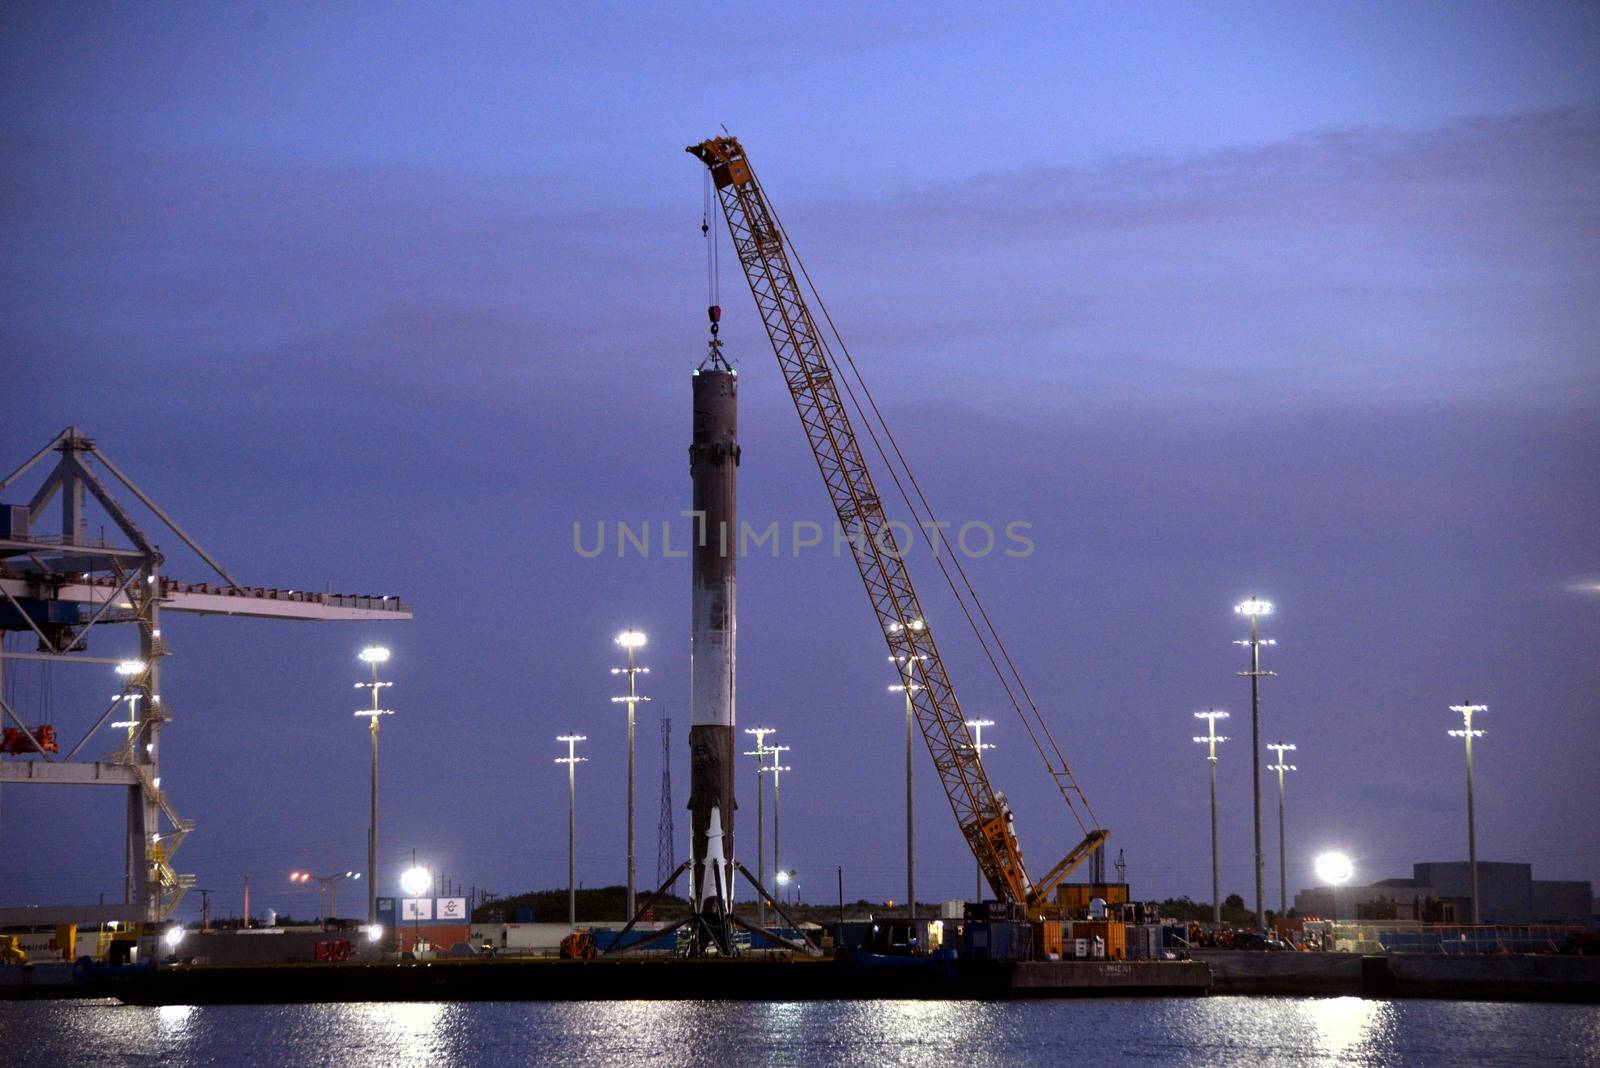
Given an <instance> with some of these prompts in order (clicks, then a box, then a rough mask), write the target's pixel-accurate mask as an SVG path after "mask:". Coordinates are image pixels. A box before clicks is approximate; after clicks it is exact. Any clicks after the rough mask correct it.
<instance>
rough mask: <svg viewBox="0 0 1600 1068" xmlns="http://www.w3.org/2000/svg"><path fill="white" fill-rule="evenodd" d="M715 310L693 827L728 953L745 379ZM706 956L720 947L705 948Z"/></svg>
mask: <svg viewBox="0 0 1600 1068" xmlns="http://www.w3.org/2000/svg"><path fill="white" fill-rule="evenodd" d="M717 311H718V309H716V308H712V309H711V315H712V341H711V353H710V355H709V356H707V358H706V360H705V362H704V363H702V364H701V365H700V368H699V370H697V371H696V372H695V374H694V437H693V442H692V444H691V445H690V446H689V474H690V477H691V478H692V479H693V482H694V490H693V501H694V505H693V507H694V512H695V516H694V520H695V524H696V526H695V531H694V547H693V550H692V552H691V561H692V568H691V574H692V581H693V594H692V601H693V603H692V611H693V621H692V623H693V625H692V628H691V639H690V641H691V645H690V727H689V760H690V764H689V813H690V817H689V822H690V825H691V827H692V828H693V845H692V849H693V861H694V864H693V869H692V878H693V898H692V900H693V902H694V907H695V910H696V912H697V913H698V914H699V915H700V916H701V918H702V921H703V923H701V924H697V925H696V927H697V928H698V929H699V930H700V931H702V932H706V933H708V934H711V936H712V937H711V941H713V942H717V943H720V945H718V946H717V949H718V950H719V951H721V952H724V953H725V952H727V951H728V942H727V930H728V928H727V921H726V917H727V915H728V913H729V912H730V911H731V909H732V906H733V810H734V794H733V773H734V765H733V753H734V749H733V727H734V635H735V630H736V626H735V620H736V615H735V610H734V573H735V559H736V556H737V553H738V473H739V435H738V422H739V420H738V408H739V404H738V401H739V379H738V375H737V373H736V372H735V371H734V370H733V368H732V367H730V366H729V365H728V364H727V362H726V361H725V360H723V358H722V353H721V343H720V342H719V341H718V340H717V338H716V320H717ZM701 948H702V950H705V949H710V948H711V946H710V945H702V947H701Z"/></svg>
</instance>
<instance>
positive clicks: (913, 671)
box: [687, 136, 1110, 916]
mask: <svg viewBox="0 0 1600 1068" xmlns="http://www.w3.org/2000/svg"><path fill="white" fill-rule="evenodd" d="M687 151H688V152H689V153H690V154H692V155H694V156H695V157H697V158H698V159H699V160H700V161H701V162H702V163H704V164H705V165H706V166H707V167H708V168H709V170H710V176H711V181H712V182H713V184H714V185H715V187H716V195H717V200H718V202H719V203H720V205H721V207H722V214H723V217H724V218H725V219H726V221H727V225H728V234H729V236H730V238H731V240H732V242H733V247H734V250H735V251H736V252H737V253H738V256H739V263H740V266H742V267H743V268H744V274H745V280H746V281H747V282H749V284H750V293H751V295H752V296H753V297H754V298H755V302H756V310H757V312H758V313H759V314H760V316H761V321H762V323H763V325H765V327H766V330H767V337H768V339H769V340H770V341H771V342H772V348H773V351H774V352H775V353H776V354H777V357H778V365H779V367H780V368H781V370H782V372H783V377H784V381H785V383H786V384H787V385H788V387H789V394H790V396H791V397H792V398H793V400H794V406H795V410H796V411H797V412H798V413H799V415H800V423H801V425H802V426H803V427H804V428H805V432H806V438H807V440H808V441H809V443H810V445H811V452H812V455H813V456H814V457H815V458H816V461H817V467H818V468H819V469H820V470H821V472H822V480H823V482H824V483H825V485H826V487H827V491H828V496H829V497H830V498H831V500H832V502H833V507H834V511H835V512H836V513H837V515H838V520H839V524H840V527H841V530H842V531H843V534H844V536H845V537H846V539H847V540H848V541H849V543H850V550H851V555H852V556H853V557H854V559H855V562H856V568H857V570H859V571H860V573H861V581H862V583H863V584H864V585H865V586H866V590H867V597H868V598H869V599H870V600H871V602H872V609H873V612H874V613H875V614H876V615H877V619H878V626H879V628H880V629H881V630H882V632H883V637H884V640H885V642H887V643H888V647H889V657H890V659H891V660H893V661H894V663H895V665H896V667H897V669H898V670H899V672H900V675H901V682H902V684H903V685H904V686H905V687H906V693H907V696H908V697H909V698H910V700H911V702H912V707H913V710H914V713H915V716H916V720H917V724H918V726H919V727H920V729H921V731H922V737H923V739H924V740H925V741H926V742H927V745H928V751H929V753H930V754H931V755H932V757H933V764H934V768H935V769H936V770H937V771H938V774H939V780H940V783H941V784H942V785H943V786H944V791H945V795H946V796H947V797H948V798H949V799H950V807H951V809H952V810H953V811H954V812H955V817H956V822H957V824H959V826H960V828H961V833H962V835H963V836H964V837H965V838H966V840H967V845H968V846H969V847H971V849H972V853H973V855H974V856H975V857H976V858H977V861H978V866H979V868H980V869H981V870H982V872H983V875H984V878H985V879H986V880H987V881H988V883H989V886H990V887H991V888H992V889H993V890H994V892H995V895H996V897H997V898H998V899H999V900H1000V901H1003V902H1009V903H1014V904H1015V905H1018V906H1020V907H1021V908H1022V909H1024V910H1025V911H1026V912H1027V913H1028V914H1029V915H1030V916H1036V915H1039V914H1041V913H1043V912H1045V911H1047V910H1048V907H1049V906H1048V901H1049V895H1050V892H1051V891H1052V890H1053V889H1054V888H1055V886H1056V885H1057V884H1058V883H1060V882H1061V880H1062V879H1064V878H1065V877H1066V876H1067V875H1068V874H1069V873H1071V872H1072V870H1073V869H1074V868H1076V867H1077V866H1078V865H1079V864H1081V863H1083V861H1084V860H1085V859H1086V858H1088V857H1089V856H1090V855H1091V854H1093V853H1094V852H1095V850H1097V849H1098V848H1100V846H1101V845H1102V844H1103V843H1104V842H1105V840H1106V838H1107V837H1109V834H1110V832H1109V831H1106V830H1105V829H1104V828H1101V827H1099V826H1097V825H1096V824H1095V821H1094V815H1093V810H1092V809H1090V808H1089V805H1088V801H1087V799H1086V798H1084V796H1083V792H1082V790H1081V789H1079V787H1078V785H1077V782H1076V780H1075V779H1074V778H1073V776H1072V773H1071V771H1070V770H1069V769H1068V768H1067V765H1066V761H1065V759H1064V758H1062V756H1061V752H1060V749H1059V747H1058V746H1056V744H1055V741H1054V739H1053V738H1052V737H1051V736H1050V734H1049V728H1048V727H1047V726H1046V725H1045V723H1044V720H1043V719H1042V717H1040V715H1039V713H1038V709H1037V707H1036V706H1034V705H1033V702H1032V699H1031V698H1030V697H1028V695H1027V688H1026V686H1025V685H1024V684H1023V683H1022V682H1021V678H1020V676H1018V675H1017V674H1016V669H1015V666H1014V665H1013V664H1012V662H1011V658H1010V656H1009V655H1008V654H1006V653H1005V651H1004V648H1003V647H1001V648H1000V649H999V651H998V655H999V657H1000V658H1001V660H1003V661H1004V663H1005V664H1006V665H1007V667H1008V668H1010V672H1011V676H1012V679H1013V680H1014V681H1011V682H1008V680H1007V677H1006V676H1005V674H1004V673H1002V672H1001V668H1000V662H999V661H997V660H996V652H995V651H994V650H993V649H991V648H990V646H989V645H988V643H987V642H986V641H985V639H984V636H983V633H982V631H981V630H979V628H978V626H977V623H976V621H974V620H973V618H972V614H971V610H967V618H968V620H969V622H972V624H973V629H974V631H975V632H976V633H977V634H978V638H979V641H980V643H983V644H984V646H985V651H986V652H988V654H989V658H990V662H991V663H992V664H994V666H995V669H996V671H997V673H1001V682H1002V685H1004V686H1005V687H1006V691H1007V693H1008V695H1010V696H1011V697H1012V701H1013V703H1014V704H1016V705H1017V711H1018V712H1019V714H1021V715H1022V716H1023V722H1024V725H1025V726H1027V728H1028V733H1029V735H1030V737H1031V738H1032V740H1033V742H1034V745H1035V747H1036V748H1038V750H1039V752H1040V755H1041V756H1042V757H1044V759H1045V764H1046V767H1047V769H1048V770H1049V771H1050V774H1051V777H1052V778H1053V779H1054V780H1055V782H1056V785H1057V788H1058V789H1059V790H1060V791H1061V795H1062V797H1063V799H1064V800H1065V801H1066V803H1067V807H1068V810H1069V811H1070V812H1071V813H1072V814H1073V816H1074V817H1075V818H1076V819H1077V821H1078V823H1079V826H1080V827H1081V828H1082V829H1083V830H1084V831H1086V832H1087V833H1086V834H1085V837H1084V839H1083V841H1082V842H1080V843H1079V844H1078V845H1077V846H1075V847H1074V848H1073V849H1072V851H1071V852H1069V853H1068V854H1067V855H1066V856H1065V857H1064V858H1062V860H1061V862H1060V863H1059V864H1057V865H1056V866H1055V867H1054V868H1052V869H1051V870H1050V872H1049V874H1048V875H1046V876H1045V877H1044V878H1043V879H1042V880H1040V881H1038V882H1034V881H1033V880H1032V879H1031V878H1030V877H1029V875H1028V870H1027V867H1026V865H1024V863H1023V860H1022V849H1021V847H1020V846H1019V845H1018V843H1017V837H1016V834H1015V832H1014V830H1013V827H1012V812H1011V808H1010V805H1009V804H1008V803H1007V802H1006V799H1005V795H1004V794H1002V793H999V792H997V791H996V790H995V789H994V787H993V786H992V785H991V784H990V782H989V777H988V775H987V774H986V773H985V772H984V769H983V764H982V761H981V754H980V753H979V752H978V749H977V747H976V745H975V744H974V742H973V739H972V736H971V734H970V732H969V731H968V728H967V723H966V719H965V717H964V716H963V715H962V712H961V705H960V702H959V701H958V700H957V699H956V694H955V690H954V689H953V688H952V687H951V685H950V679H949V676H948V675H947V674H946V672H945V667H944V661H943V660H942V659H941V658H940V656H939V649H938V646H937V645H936V644H935V642H934V638H933V630H932V628H931V627H930V626H929V624H928V621H927V618H926V617H925V616H924V615H923V611H922V606H921V603H920V602H919V600H918V598H917V591H916V589H915V587H913V586H912V583H911V576H910V573H909V572H908V571H907V569H906V565H905V560H904V558H903V556H904V554H903V553H902V552H901V551H900V550H899V549H898V545H897V542H896V541H895V539H894V533H893V530H892V528H891V527H890V525H889V518H888V516H887V515H886V514H885V512H884V509H883V503H882V499H881V498H880V497H879V495H878V490H877V487H876V485H875V484H874V482H873V478H872V474H871V472H870V471H869V470H868V468H867V464H866V460H865V458H864V457H863V455H862V451H861V445H860V442H859V441H858V440H857V438H856V432H855V428H854V426H853V425H852V424H851V421H850V416H849V413H848V411H847V409H846V407H845V403H844V400H843V398H842V396H841V393H840V384H841V380H840V379H839V378H838V377H837V376H836V374H835V368H836V364H835V361H834V360H833V359H832V358H831V354H830V349H829V346H828V343H827V341H826V339H825V338H824V335H823V333H822V332H821V331H820V330H819V329H818V328H817V323H816V321H815V319H814V318H813V317H812V314H811V310H810V308H809V307H808V306H807V304H806V301H805V298H804V296H803V294H802V291H801V286H800V280H799V278H798V277H797V276H796V274H795V271H794V268H793V266H792V265H791V263H790V256H789V252H788V251H787V248H788V246H789V242H788V240H787V238H788V235H787V234H786V233H785V231H784V229H783V226H782V223H780V222H779V220H778V218H777V216H776V215H775V214H774V213H773V211H772V208H771V206H770V205H769V204H768V203H767V198H766V194H765V193H764V192H763V190H762V188H761V184H760V183H759V182H758V181H757V180H756V176H755V172H754V170H752V168H751V166H750V160H749V157H748V156H746V154H745V152H744V148H743V147H742V146H741V145H740V144H739V141H738V140H737V139H736V138H734V137H731V136H729V137H715V138H712V139H710V140H708V141H704V142H702V143H700V144H697V145H690V146H689V148H688V149H687ZM795 262H796V263H800V261H799V259H798V257H797V258H796V260H795ZM800 268H801V273H802V274H804V271H805V268H804V264H803V263H801V264H800ZM807 282H808V283H809V279H807ZM813 295H815V290H814V289H813ZM819 307H820V304H819ZM822 311H823V315H824V318H825V319H826V320H827V321H828V324H829V327H830V329H831V327H832V320H831V318H830V317H828V316H827V311H826V309H825V308H823V309H822ZM834 334H835V338H837V331H835V332H834ZM840 348H841V351H842V352H843V353H844V356H845V360H846V361H847V362H849V363H850V370H851V371H852V372H854V364H853V362H851V361H850V357H849V351H848V350H847V349H844V347H843V344H842V342H841V343H840ZM856 377H857V380H858V381H860V376H859V374H857V376H856ZM843 387H844V394H845V395H847V396H849V397H850V398H851V399H852V401H854V400H855V397H854V392H853V391H852V390H851V387H850V384H849V382H848V380H845V381H843ZM861 388H862V389H863V390H865V383H864V382H862V383H861ZM856 403H857V404H858V409H857V410H858V412H861V414H862V415H863V419H864V421H865V422H866V425H867V430H868V433H869V435H871V436H872V440H873V442H874V444H875V445H877V447H878V450H879V452H880V455H882V456H883V457H884V460H885V463H888V456H887V454H886V453H884V452H883V445H882V442H880V441H879V439H878V437H877V433H876V432H875V431H874V429H873V423H872V420H871V416H869V415H868V414H867V411H866V409H864V408H861V407H860V406H859V402H856ZM866 403H867V404H868V405H870V408H871V413H872V416H877V406H876V404H873V403H872V401H871V398H870V394H868V395H867V398H866ZM877 418H878V421H879V423H880V425H881V416H877ZM883 431H884V433H885V434H886V435H888V428H887V426H886V425H884V426H883ZM888 437H889V443H890V448H891V449H892V451H893V452H894V453H895V455H897V456H899V455H900V453H899V449H898V447H897V446H895V445H894V443H893V437H892V435H888ZM900 460H901V465H902V469H903V470H904V472H905V476H906V479H907V480H908V481H909V482H910V483H911V485H912V486H913V488H914V489H915V478H914V477H913V476H911V475H910V472H909V469H907V468H904V458H903V456H902V457H900ZM890 477H891V478H892V479H893V480H894V482H895V484H896V486H897V488H899V489H900V491H901V494H902V496H903V497H905V485H904V483H902V481H901V477H900V475H899V474H897V473H896V470H895V469H894V468H893V467H892V466H891V468H890ZM915 492H916V494H917V496H918V497H919V498H921V493H920V490H916V491H915ZM905 499H906V503H907V505H908V506H910V507H912V510H913V512H915V511H916V509H915V506H914V505H912V503H911V500H910V498H909V497H905ZM922 503H923V506H924V508H925V509H926V500H925V499H922ZM929 514H930V516H931V512H930V513H929ZM933 529H935V530H937V529H938V528H937V526H935V527H934V528H933ZM940 566H941V568H943V567H944V565H943V564H942V563H941V565H940ZM955 566H956V567H957V569H958V570H959V569H960V563H959V561H955ZM945 574H946V578H947V580H948V579H949V572H948V571H946V572H945ZM962 579H963V581H964V582H965V574H964V572H963V573H962ZM951 583H952V585H951V588H952V591H953V592H955V593H956V596H957V599H958V601H959V600H961V599H962V598H961V594H960V591H959V590H957V589H956V587H955V585H954V582H953V580H951ZM966 585H967V589H968V591H969V593H972V591H971V584H970V583H967V584H966ZM972 597H973V599H974V600H975V599H976V594H975V593H973V594H972ZM973 607H975V608H976V610H977V611H978V612H979V613H980V615H981V616H982V618H983V621H984V623H985V624H988V616H987V613H984V612H983V610H982V607H981V605H975V606H973ZM963 608H964V609H967V606H966V604H965V603H963ZM989 631H990V633H991V634H993V633H994V631H993V626H992V624H989ZM995 641H996V642H998V635H996V636H995ZM1013 687H1015V688H1016V689H1015V690H1014V689H1013ZM1018 690H1020V693H1021V698H1022V699H1023V700H1024V701H1025V702H1026V708H1025V707H1024V705H1023V704H1022V703H1019V699H1018V696H1017V691H1018ZM1028 710H1031V711H1032V715H1033V719H1032V721H1030V719H1029V716H1028ZM1041 734H1042V735H1043V737H1044V740H1043V741H1041V738H1040V735H1041ZM1046 744H1048V747H1049V748H1048V749H1047V748H1046ZM1052 753H1053V754H1054V759H1052V755H1051V754H1052ZM1075 798H1076V800H1074V799H1075ZM1080 809H1081V811H1080ZM1085 816H1087V817H1088V819H1087V821H1086V819H1085Z"/></svg>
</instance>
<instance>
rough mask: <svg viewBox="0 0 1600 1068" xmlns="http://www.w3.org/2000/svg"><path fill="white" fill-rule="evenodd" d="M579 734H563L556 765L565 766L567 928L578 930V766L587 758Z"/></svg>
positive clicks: (582, 737) (581, 737)
mask: <svg viewBox="0 0 1600 1068" xmlns="http://www.w3.org/2000/svg"><path fill="white" fill-rule="evenodd" d="M587 740H588V739H587V738H585V737H584V736H583V735H581V734H563V735H561V737H559V738H557V739H556V741H558V742H566V743H567V755H566V756H564V757H557V758H556V763H557V764H565V765H566V766H567V926H568V927H571V928H572V929H573V930H577V929H578V815H577V813H578V765H579V764H582V763H584V762H585V761H587V760H588V759H589V758H588V757H581V756H579V755H578V743H579V742H583V741H587Z"/></svg>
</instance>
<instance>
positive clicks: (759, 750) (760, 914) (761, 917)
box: [744, 727, 776, 927]
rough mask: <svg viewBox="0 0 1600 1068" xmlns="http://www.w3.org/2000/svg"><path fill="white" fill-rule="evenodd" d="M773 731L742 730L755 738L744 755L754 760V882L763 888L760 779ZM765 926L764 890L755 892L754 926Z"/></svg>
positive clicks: (764, 846) (762, 792) (763, 829)
mask: <svg viewBox="0 0 1600 1068" xmlns="http://www.w3.org/2000/svg"><path fill="white" fill-rule="evenodd" d="M775 731H776V728H774V727H746V728H745V730H744V732H745V733H746V734H753V735H755V736H756V747H755V749H754V750H746V751H745V754H744V755H745V756H753V757H755V758H756V882H758V883H760V884H761V885H762V886H763V887H765V886H766V885H767V843H766V835H767V817H766V813H765V811H764V802H765V800H766V794H767V786H766V782H765V780H763V779H762V778H761V775H762V773H763V772H764V771H766V767H767V754H768V753H770V752H772V750H771V749H768V748H767V744H766V739H767V735H769V734H772V733H774V732H775ZM766 925H767V897H766V892H765V890H758V891H757V892H756V926H757V927H765V926H766Z"/></svg>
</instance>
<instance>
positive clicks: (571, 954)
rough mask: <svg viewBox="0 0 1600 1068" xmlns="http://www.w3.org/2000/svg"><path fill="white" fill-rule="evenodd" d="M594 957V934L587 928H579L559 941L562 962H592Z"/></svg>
mask: <svg viewBox="0 0 1600 1068" xmlns="http://www.w3.org/2000/svg"><path fill="white" fill-rule="evenodd" d="M594 956H595V945H594V932H593V931H590V930H589V929H588V928H587V927H580V928H578V929H577V930H576V931H573V932H572V933H571V934H569V935H567V937H565V938H563V939H562V940H561V959H562V960H593V959H594Z"/></svg>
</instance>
